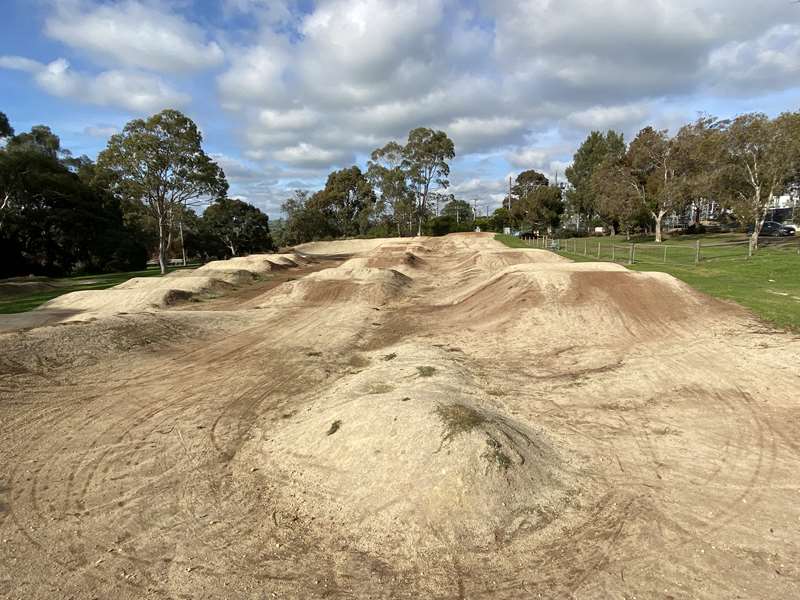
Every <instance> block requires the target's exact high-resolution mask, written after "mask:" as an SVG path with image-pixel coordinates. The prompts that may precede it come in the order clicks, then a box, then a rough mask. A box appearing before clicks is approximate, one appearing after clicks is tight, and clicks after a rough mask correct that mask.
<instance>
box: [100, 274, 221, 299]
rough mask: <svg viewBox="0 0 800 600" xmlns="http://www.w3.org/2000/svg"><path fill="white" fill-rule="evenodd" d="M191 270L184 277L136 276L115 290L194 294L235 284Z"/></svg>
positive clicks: (213, 290)
mask: <svg viewBox="0 0 800 600" xmlns="http://www.w3.org/2000/svg"><path fill="white" fill-rule="evenodd" d="M195 273H196V272H195V271H189V272H188V273H187V274H186V275H185V276H183V277H134V278H132V279H129V280H128V281H125V282H124V283H121V284H119V285H117V286H115V287H114V288H113V289H115V290H164V289H168V290H169V289H172V290H181V291H184V292H192V293H194V294H199V293H207V292H224V291H228V290H230V289H231V288H232V287H233V285H231V284H230V283H228V282H226V281H223V280H222V279H220V278H217V277H208V276H203V275H197V274H195Z"/></svg>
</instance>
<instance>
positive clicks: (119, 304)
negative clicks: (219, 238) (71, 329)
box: [36, 287, 194, 321]
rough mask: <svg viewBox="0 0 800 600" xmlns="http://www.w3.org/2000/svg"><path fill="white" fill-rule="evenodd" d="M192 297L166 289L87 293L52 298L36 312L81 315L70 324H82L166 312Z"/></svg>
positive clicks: (183, 292)
mask: <svg viewBox="0 0 800 600" xmlns="http://www.w3.org/2000/svg"><path fill="white" fill-rule="evenodd" d="M193 295H194V293H193V292H190V291H186V290H179V289H174V288H171V287H165V288H155V289H152V288H142V289H117V288H111V289H108V290H86V291H83V292H72V293H70V294H64V295H63V296H59V297H58V298H54V299H53V300H50V301H49V302H47V303H45V304H43V305H42V306H41V307H39V308H38V309H36V310H50V309H54V310H70V311H80V312H78V313H77V314H75V315H74V316H72V317H70V318H69V319H68V320H70V321H81V320H87V319H92V318H98V317H103V316H108V315H114V314H120V313H134V312H146V311H152V310H157V309H160V308H166V307H168V306H171V305H173V304H175V303H176V302H180V301H182V300H188V299H190V298H191V297H192V296H193Z"/></svg>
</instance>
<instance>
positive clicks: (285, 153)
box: [273, 142, 353, 167]
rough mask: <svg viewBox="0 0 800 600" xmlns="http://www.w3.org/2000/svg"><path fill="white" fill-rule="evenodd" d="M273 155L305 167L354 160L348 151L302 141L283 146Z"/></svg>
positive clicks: (278, 158)
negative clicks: (293, 144)
mask: <svg viewBox="0 0 800 600" xmlns="http://www.w3.org/2000/svg"><path fill="white" fill-rule="evenodd" d="M273 157H274V158H275V159H277V160H280V161H283V162H287V163H289V164H292V165H300V166H305V167H318V166H326V165H335V164H339V165H342V164H345V163H347V162H350V161H352V160H353V157H352V155H350V154H348V153H347V152H337V151H336V150H327V149H325V148H320V147H318V146H314V145H313V144H308V143H306V142H300V143H299V144H297V145H295V146H288V147H286V148H281V149H280V150H278V151H277V152H274V153H273Z"/></svg>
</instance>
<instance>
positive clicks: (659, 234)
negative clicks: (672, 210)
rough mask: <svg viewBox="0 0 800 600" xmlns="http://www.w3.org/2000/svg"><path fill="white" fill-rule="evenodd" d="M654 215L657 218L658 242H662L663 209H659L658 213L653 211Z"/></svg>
mask: <svg viewBox="0 0 800 600" xmlns="http://www.w3.org/2000/svg"><path fill="white" fill-rule="evenodd" d="M652 214H653V217H654V218H655V220H656V243H659V244H660V243H661V220H662V219H663V218H664V213H663V211H659V212H658V214H656V213H652Z"/></svg>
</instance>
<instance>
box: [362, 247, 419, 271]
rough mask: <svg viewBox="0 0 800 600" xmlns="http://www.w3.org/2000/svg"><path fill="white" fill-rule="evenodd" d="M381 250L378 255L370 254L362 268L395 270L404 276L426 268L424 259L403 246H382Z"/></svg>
mask: <svg viewBox="0 0 800 600" xmlns="http://www.w3.org/2000/svg"><path fill="white" fill-rule="evenodd" d="M381 250H382V251H381V252H380V253H377V252H376V253H373V254H371V255H370V256H369V257H368V258H367V259H366V261H365V262H364V266H366V267H370V268H375V269H396V270H399V271H402V272H403V273H406V274H408V273H413V271H414V270H416V269H424V268H425V267H426V262H425V259H424V258H422V257H421V256H420V255H419V254H418V253H417V252H415V251H413V250H411V249H408V248H406V247H405V246H400V247H394V246H393V247H391V248H389V247H386V246H384V247H383V248H382V249H381Z"/></svg>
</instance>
